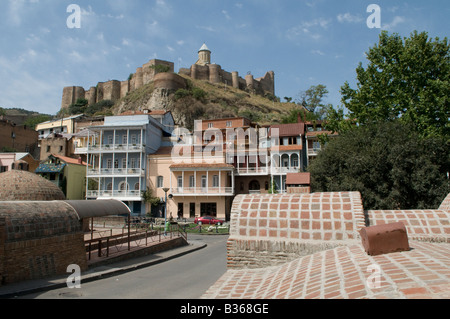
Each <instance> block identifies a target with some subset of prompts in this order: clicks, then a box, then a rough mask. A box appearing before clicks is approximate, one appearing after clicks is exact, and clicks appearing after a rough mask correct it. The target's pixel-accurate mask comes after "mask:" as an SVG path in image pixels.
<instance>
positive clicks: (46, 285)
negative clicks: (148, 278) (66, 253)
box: [0, 241, 206, 299]
mask: <svg viewBox="0 0 450 319" xmlns="http://www.w3.org/2000/svg"><path fill="white" fill-rule="evenodd" d="M205 247H206V244H205V243H203V242H198V241H192V242H190V243H189V244H188V245H187V246H183V247H179V248H174V249H170V250H166V251H161V252H158V253H155V254H150V255H147V256H142V257H135V258H132V259H128V260H124V261H118V262H114V263H112V264H108V265H102V266H93V267H92V268H90V269H88V270H87V271H85V272H84V273H82V274H81V284H83V283H86V282H91V281H95V280H99V279H104V278H107V277H110V276H115V275H120V274H123V273H126V272H129V271H133V270H137V269H140V268H145V267H149V266H152V265H156V264H159V263H162V262H165V261H168V260H171V259H174V258H178V257H181V256H184V255H186V254H189V253H192V252H194V251H197V250H200V249H203V248H205ZM70 275H71V274H70V273H67V275H62V276H57V277H53V278H46V279H39V280H30V281H24V282H19V283H13V284H8V285H5V286H1V287H0V299H9V298H14V297H15V296H22V295H27V294H32V293H38V292H43V291H48V290H53V289H59V288H65V287H67V282H66V281H67V278H68V277H69V276H70Z"/></svg>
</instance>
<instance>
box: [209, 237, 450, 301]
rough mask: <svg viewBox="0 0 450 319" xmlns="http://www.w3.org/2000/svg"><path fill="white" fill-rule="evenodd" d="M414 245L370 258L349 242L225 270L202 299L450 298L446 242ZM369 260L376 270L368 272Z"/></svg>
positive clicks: (449, 270)
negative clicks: (278, 261) (284, 260)
mask: <svg viewBox="0 0 450 319" xmlns="http://www.w3.org/2000/svg"><path fill="white" fill-rule="evenodd" d="M412 248H413V249H412V250H410V251H407V252H398V253H392V254H385V255H379V256H374V257H372V256H369V255H367V254H366V253H365V251H364V249H363V247H362V246H361V245H353V246H346V247H339V248H335V249H330V250H325V251H322V252H318V253H315V254H312V255H309V256H305V257H302V258H298V259H296V260H294V261H292V262H289V263H285V264H283V265H281V266H275V267H266V268H259V269H240V270H229V271H227V273H225V275H223V276H222V277H221V278H220V279H219V280H218V281H217V282H216V283H215V284H214V285H213V286H212V287H211V288H210V289H209V290H208V291H207V292H206V293H205V294H204V295H203V297H202V298H207V299H212V298H225V299H361V298H370V299H386V298H388V299H397V298H399V299H403V298H450V284H449V282H450V280H449V279H450V246H449V245H443V244H434V243H424V242H414V243H413V244H412ZM371 265H377V266H378V267H379V268H378V269H379V272H378V271H373V270H372V271H371V270H370V268H369V266H371ZM378 275H379V277H378ZM377 277H378V279H379V280H378V281H377V280H376V279H377Z"/></svg>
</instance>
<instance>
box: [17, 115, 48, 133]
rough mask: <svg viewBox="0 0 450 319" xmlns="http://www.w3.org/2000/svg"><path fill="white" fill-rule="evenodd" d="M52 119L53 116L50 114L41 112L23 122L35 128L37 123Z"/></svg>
mask: <svg viewBox="0 0 450 319" xmlns="http://www.w3.org/2000/svg"><path fill="white" fill-rule="evenodd" d="M51 119H52V117H51V116H50V115H45V114H41V115H37V116H32V117H29V118H27V119H26V120H25V122H24V123H23V124H24V125H25V126H27V127H30V128H32V129H35V128H36V125H38V124H40V123H44V122H47V121H50V120H51Z"/></svg>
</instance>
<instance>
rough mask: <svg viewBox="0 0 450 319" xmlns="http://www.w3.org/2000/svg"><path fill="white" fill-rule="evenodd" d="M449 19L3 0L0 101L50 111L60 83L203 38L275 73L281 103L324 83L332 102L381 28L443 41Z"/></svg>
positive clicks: (448, 9)
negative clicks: (76, 11) (372, 23)
mask: <svg viewBox="0 0 450 319" xmlns="http://www.w3.org/2000/svg"><path fill="white" fill-rule="evenodd" d="M70 4H77V5H78V6H79V7H80V8H81V11H82V14H81V20H80V21H81V28H79V29H78V28H72V29H71V28H68V27H67V23H66V22H67V19H68V17H69V16H70V14H71V13H70V12H69V13H68V12H67V7H68V6H69V5H70ZM370 4H377V5H378V6H379V7H380V8H381V25H382V28H381V29H377V28H373V29H370V28H368V26H367V22H366V21H367V18H368V17H369V16H370V15H371V13H368V12H367V7H368V6H369V5H370ZM449 16H450V2H449V1H447V0H428V1H416V0H414V1H385V0H370V1H361V0H344V1H341V0H339V1H336V0H335V1H333V0H305V1H303V0H227V1H225V0H222V1H216V0H151V1H141V0H128V1H125V0H97V1H81V0H70V1H61V0H2V1H1V2H0V31H1V37H0V107H4V108H12V107H19V108H24V109H28V110H33V111H38V112H41V113H48V114H56V112H57V111H58V110H59V108H60V105H61V96H62V90H63V88H64V87H65V86H72V85H76V86H83V87H84V88H85V89H88V88H90V87H91V86H95V85H96V84H97V83H98V82H104V81H108V80H114V79H115V80H121V81H122V80H126V79H127V78H128V75H129V74H130V73H134V72H135V71H136V68H137V67H140V66H142V64H144V63H146V62H148V61H149V60H151V59H154V58H158V59H162V60H167V61H171V62H174V63H175V71H176V72H178V70H179V68H180V67H190V65H191V64H193V63H195V61H196V60H197V51H198V49H199V48H200V47H201V46H202V44H203V43H206V44H207V46H208V47H209V49H210V50H211V51H212V62H213V63H217V64H219V65H221V66H222V68H223V69H224V70H227V71H229V72H231V71H238V72H239V74H240V75H241V76H245V74H247V72H251V73H252V74H253V75H254V76H255V77H260V76H264V74H265V73H266V72H267V71H274V72H275V78H276V87H275V90H276V95H277V96H279V97H280V98H281V99H282V100H284V99H283V98H284V97H285V96H287V97H293V98H294V99H295V98H297V97H298V95H299V93H300V92H301V91H304V90H306V89H308V88H309V87H310V86H312V85H317V84H324V85H326V86H327V88H328V90H329V92H330V93H329V95H328V98H327V100H326V102H327V103H331V104H333V105H335V106H338V105H340V98H341V97H340V93H339V89H340V87H341V86H342V85H343V84H344V82H345V81H349V82H350V84H351V85H352V86H353V87H354V86H355V69H356V67H357V65H358V63H359V62H363V63H365V61H366V60H365V52H367V51H368V49H369V47H372V46H373V45H374V44H375V43H377V41H378V35H379V34H380V32H381V30H383V29H384V30H388V31H389V32H390V33H394V32H395V33H399V34H400V35H401V36H405V37H407V36H409V35H410V34H411V32H412V31H414V30H418V31H419V32H421V31H427V32H428V33H429V35H430V36H431V37H433V38H434V37H439V38H440V39H443V38H444V37H448V35H449V30H450V23H449V21H450V19H449Z"/></svg>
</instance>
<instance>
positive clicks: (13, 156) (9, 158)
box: [0, 153, 39, 173]
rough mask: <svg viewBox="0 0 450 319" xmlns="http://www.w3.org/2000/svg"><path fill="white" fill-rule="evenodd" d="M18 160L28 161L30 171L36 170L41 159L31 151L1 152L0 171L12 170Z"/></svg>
mask: <svg viewBox="0 0 450 319" xmlns="http://www.w3.org/2000/svg"><path fill="white" fill-rule="evenodd" d="M18 161H20V162H25V163H27V169H26V170H28V171H30V172H34V171H35V170H36V168H38V166H39V161H38V160H35V159H34V157H33V156H31V154H30V153H0V173H3V172H9V171H11V170H12V169H14V167H13V166H14V163H17V162H18Z"/></svg>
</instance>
